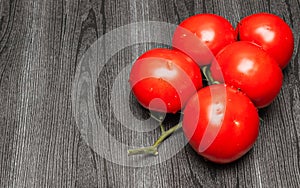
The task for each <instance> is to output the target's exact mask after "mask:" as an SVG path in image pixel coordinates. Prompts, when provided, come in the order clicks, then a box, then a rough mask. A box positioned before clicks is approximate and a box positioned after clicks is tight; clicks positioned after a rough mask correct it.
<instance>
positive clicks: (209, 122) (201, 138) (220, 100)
mask: <svg viewBox="0 0 300 188" xmlns="http://www.w3.org/2000/svg"><path fill="white" fill-rule="evenodd" d="M182 126H183V131H184V134H185V136H186V137H187V139H188V140H189V144H190V145H191V146H192V148H193V149H194V150H195V151H196V152H197V153H198V154H199V155H201V156H203V157H205V158H206V159H208V160H210V161H213V162H216V163H229V162H232V161H234V160H236V159H238V158H240V157H241V156H243V155H244V154H245V153H247V152H248V151H249V150H250V149H251V147H252V146H253V144H254V142H255V140H256V138H257V136H258V132H259V116H258V112H257V109H256V108H255V106H254V105H253V103H252V102H251V100H250V99H249V98H248V97H247V96H245V94H244V93H242V92H240V91H239V90H237V89H235V88H233V87H229V86H225V85H222V84H220V85H211V86H209V87H205V88H203V89H200V90H199V91H198V92H197V93H196V94H195V95H194V96H193V97H191V99H190V100H189V101H188V103H187V105H186V107H185V109H184V116H183V124H182Z"/></svg>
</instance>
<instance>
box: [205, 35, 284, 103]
mask: <svg viewBox="0 0 300 188" xmlns="http://www.w3.org/2000/svg"><path fill="white" fill-rule="evenodd" d="M210 70H211V74H212V77H213V78H214V79H215V80H218V81H220V82H222V80H223V78H224V81H225V83H226V84H228V85H232V86H234V87H236V88H239V89H241V90H242V91H243V92H244V93H245V94H246V95H247V96H248V97H249V98H250V99H251V100H252V101H253V103H254V104H255V106H256V107H257V108H264V107H266V106H268V105H270V104H271V103H272V102H273V101H274V99H275V98H276V96H277V95H278V94H279V92H280V89H281V86H282V82H283V74H282V71H281V69H280V67H279V66H278V64H277V63H276V61H275V60H274V59H273V58H272V57H271V56H270V55H269V54H268V53H267V52H266V51H264V50H263V49H262V48H261V47H260V46H258V45H256V44H254V43H251V42H248V41H238V42H235V43H232V44H230V45H228V46H226V47H225V48H223V49H222V50H221V51H220V52H219V53H218V54H217V56H216V58H215V59H214V61H213V62H212V65H211V67H210Z"/></svg>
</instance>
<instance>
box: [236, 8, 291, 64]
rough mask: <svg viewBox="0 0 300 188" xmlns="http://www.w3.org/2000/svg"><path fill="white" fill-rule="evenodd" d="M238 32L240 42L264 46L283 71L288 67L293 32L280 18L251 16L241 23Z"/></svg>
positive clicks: (267, 15) (266, 15)
mask: <svg viewBox="0 0 300 188" xmlns="http://www.w3.org/2000/svg"><path fill="white" fill-rule="evenodd" d="M237 32H238V36H239V39H240V40H242V41H251V42H254V43H256V44H258V45H260V46H262V48H263V49H264V50H266V51H267V52H268V53H269V54H270V55H271V56H272V57H273V58H274V59H275V60H276V61H277V63H278V64H279V66H280V67H281V68H282V69H283V68H285V67H286V66H287V65H288V63H289V61H290V59H291V57H292V54H293V50H294V38H293V33H292V30H291V29H290V27H289V26H288V25H287V24H286V23H285V22H284V21H283V20H282V19H281V18H280V17H278V16H276V15H274V14H269V13H258V14H253V15H250V16H248V17H245V18H244V19H242V20H241V21H240V23H239V24H238V26H237Z"/></svg>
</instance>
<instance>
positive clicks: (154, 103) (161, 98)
mask: <svg viewBox="0 0 300 188" xmlns="http://www.w3.org/2000/svg"><path fill="white" fill-rule="evenodd" d="M129 82H130V85H131V88H132V92H133V94H134V95H135V96H136V98H137V100H138V101H139V102H140V104H142V105H143V106H144V107H145V108H148V109H150V110H154V111H159V112H171V113H176V112H177V111H179V110H180V109H181V108H182V107H183V105H185V103H186V102H187V100H188V99H189V97H191V96H192V95H193V94H194V93H195V92H197V90H198V89H200V88H201V87H202V76H201V72H200V68H199V67H198V65H197V64H196V63H195V62H194V61H192V60H191V59H190V58H188V57H187V56H186V55H185V54H184V53H182V52H180V51H177V50H170V49H163V48H157V49H152V50H149V51H147V52H146V53H144V54H143V55H141V56H140V57H139V58H138V59H137V61H136V62H135V63H134V64H133V67H132V69H131V72H130V78H129Z"/></svg>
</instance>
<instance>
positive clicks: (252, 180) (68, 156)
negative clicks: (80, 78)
mask: <svg viewBox="0 0 300 188" xmlns="http://www.w3.org/2000/svg"><path fill="white" fill-rule="evenodd" d="M261 11H266V12H271V13H275V14H277V15H279V16H281V17H282V18H283V19H284V20H285V21H286V22H287V23H288V24H289V25H290V26H291V27H292V29H293V31H294V34H295V50H294V55H293V59H292V60H291V63H290V65H289V66H288V67H287V68H286V69H285V70H284V84H283V88H282V90H281V93H280V95H279V96H278V97H277V99H276V100H275V102H274V103H273V104H272V105H271V106H270V107H268V108H266V109H264V110H262V111H261V113H260V115H261V118H262V119H263V120H264V121H263V123H262V124H261V129H260V136H259V138H258V140H257V142H256V144H255V146H254V148H253V149H252V150H251V151H250V152H249V153H248V154H247V155H246V156H244V157H243V158H242V159H240V160H238V161H236V162H234V163H232V164H228V165H222V166H221V165H215V164H212V163H209V162H206V161H204V160H203V159H202V158H201V157H199V156H197V155H196V153H195V152H194V151H193V150H192V149H191V147H190V146H186V147H185V148H184V149H182V150H180V151H179V152H178V153H177V154H176V155H175V156H174V157H172V158H171V159H169V160H167V161H165V162H163V163H160V164H157V165H153V166H150V167H143V168H138V167H124V166H121V165H117V164H114V163H112V162H110V161H108V160H106V159H104V158H102V157H101V156H99V155H98V154H97V153H95V152H94V151H93V150H92V149H91V148H90V147H89V146H88V145H87V144H86V142H85V141H84V139H82V136H81V134H80V132H79V130H78V128H77V126H76V123H75V120H74V117H73V114H72V101H71V91H72V82H73V79H74V76H75V71H76V66H77V65H78V63H79V60H80V59H81V57H82V56H83V54H84V52H85V51H86V50H87V49H88V48H89V47H90V46H91V45H92V44H93V43H94V42H95V41H96V40H97V39H98V38H100V37H101V36H102V35H103V34H105V33H107V32H110V31H111V30H112V29H116V28H118V27H120V26H123V25H126V24H130V23H133V22H137V21H148V20H152V21H165V22H169V23H172V24H178V23H179V22H180V21H182V20H184V19H185V18H187V17H189V16H191V15H194V14H196V13H203V12H209V13H216V14H219V15H222V16H224V17H226V18H227V19H229V20H230V21H231V23H233V25H234V26H235V25H236V23H237V22H238V20H239V19H241V18H243V17H245V16H246V15H249V14H252V13H255V12H261ZM299 31H300V1H299V0H282V1H279V0H278V1H270V0H247V1H245V0H228V1H221V0H220V1H217V0H216V1H209V0H202V1H197V0H194V1H193V0H112V1H110V0H102V1H101V0H99V1H97V0H63V1H57V0H49V1H48V0H47V1H46V0H43V1H36V0H21V1H17V0H0V104H1V108H0V152H1V153H0V187H17V188H19V187H30V188H32V187H130V188H131V187H225V186H228V187H246V186H247V187H248V186H255V187H300V172H299V171H300V169H299V168H300V164H299V161H300V150H299V147H300V141H299V140H300V66H299V63H300V62H299V50H300V49H299V36H300V35H299ZM151 47H153V46H151V44H147V45H143V44H141V45H135V46H132V47H130V48H126V49H125V50H123V51H121V52H120V53H118V54H116V55H115V56H114V57H113V58H112V59H111V60H110V63H109V65H110V68H111V69H106V71H105V72H104V73H103V74H104V75H102V76H105V79H104V81H102V82H101V81H99V88H100V89H99V92H98V95H101V92H102V93H103V92H104V93H105V92H109V91H106V90H105V88H110V86H111V83H113V80H114V78H115V77H116V75H117V73H118V71H120V70H121V68H122V67H124V63H130V60H133V59H134V58H136V57H135V56H136V55H137V54H138V53H142V52H143V51H145V50H146V49H149V48H151ZM132 51H135V53H131V52H132ZM136 52H138V53H136ZM124 61H127V62H124ZM101 88H102V89H101ZM99 93H100V94H99ZM105 96H106V98H105ZM100 97H101V100H105V101H107V100H109V99H108V98H107V95H105V94H103V96H100ZM98 104H99V106H98V109H100V110H101V109H104V110H105V109H106V108H107V104H109V103H105V104H106V105H103V106H101V104H103V103H101V101H100V102H98ZM106 119H107V122H108V127H114V125H115V124H116V122H115V121H114V120H113V117H112V116H108V117H106ZM112 132H113V128H112ZM118 135H120V134H117V133H116V134H115V136H118ZM121 136H122V134H121ZM156 136H157V134H156V133H155V134H153V139H155V137H156ZM153 139H152V140H153ZM149 143H151V139H150V141H149Z"/></svg>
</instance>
